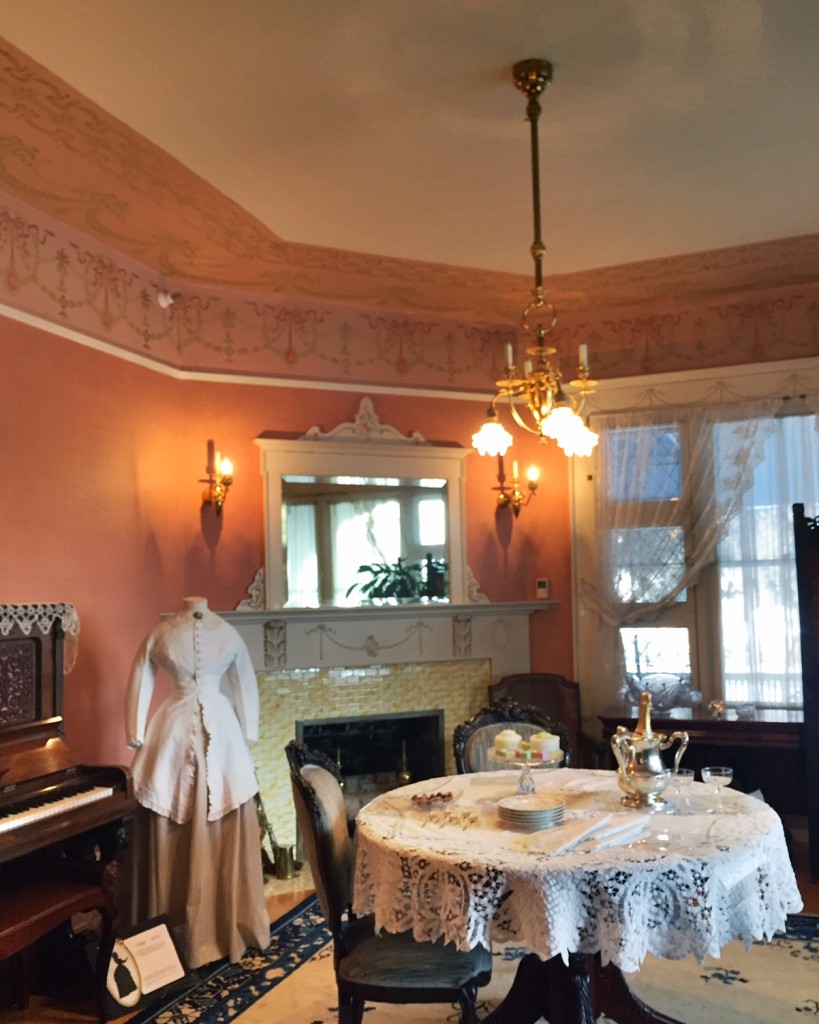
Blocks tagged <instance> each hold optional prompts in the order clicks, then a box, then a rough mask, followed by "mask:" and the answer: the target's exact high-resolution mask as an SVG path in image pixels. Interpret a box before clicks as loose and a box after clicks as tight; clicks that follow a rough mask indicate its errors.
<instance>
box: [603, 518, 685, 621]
mask: <svg viewBox="0 0 819 1024" xmlns="http://www.w3.org/2000/svg"><path fill="white" fill-rule="evenodd" d="M609 536H610V539H611V545H612V550H611V564H612V577H613V583H614V592H615V594H616V596H617V600H618V601H623V602H625V603H639V604H654V603H655V602H656V601H659V600H661V599H662V598H663V597H665V595H666V594H668V593H669V591H671V590H673V588H674V587H675V586H677V584H678V583H679V582H680V579H681V578H682V575H683V570H684V569H685V534H684V532H683V529H682V527H680V526H666V527H639V528H637V529H632V530H612V532H611V534H610V535H609ZM677 600H678V601H684V600H685V591H684V590H682V591H681V592H680V594H679V595H678V597H677Z"/></svg>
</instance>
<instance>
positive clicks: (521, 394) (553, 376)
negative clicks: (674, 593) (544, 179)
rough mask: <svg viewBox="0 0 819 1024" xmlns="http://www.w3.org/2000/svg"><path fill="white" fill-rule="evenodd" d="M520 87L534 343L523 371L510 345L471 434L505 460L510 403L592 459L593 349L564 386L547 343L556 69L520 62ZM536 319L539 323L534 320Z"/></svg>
mask: <svg viewBox="0 0 819 1024" xmlns="http://www.w3.org/2000/svg"><path fill="white" fill-rule="evenodd" d="M512 77H513V80H514V83H515V85H516V86H517V88H518V89H520V90H521V92H523V93H525V94H526V96H527V100H528V102H527V104H526V116H527V118H528V120H529V127H530V138H531V150H532V207H533V214H534V234H535V237H534V241H533V242H532V247H531V253H532V259H533V260H534V264H535V282H534V291H533V296H532V301H531V302H530V303H529V305H528V306H527V307H526V308H525V309H524V311H523V330H524V336H525V337H527V338H528V340H529V344H528V346H527V348H526V358H525V359H524V361H523V365H522V366H518V364H517V363H516V362H515V357H514V352H513V350H512V346H511V345H509V344H507V346H506V350H505V355H506V368H505V376H504V377H503V378H502V379H501V380H499V381H496V382H495V387H496V388H497V392H496V393H495V395H493V397H492V403H491V405H490V407H489V410H488V412H487V420H486V422H485V423H484V424H483V426H482V427H481V428H480V430H478V431H477V433H475V434H473V435H472V444H473V447H475V448H477V449H478V451H479V452H480V454H481V455H505V454H506V452H507V451H508V449H509V447H510V446H511V444H512V440H513V439H512V435H511V434H510V433H509V432H508V431H507V430H506V429H505V428H504V427H503V425H502V424H501V422H500V420H499V418H498V410H497V405H498V403H499V401H501V400H505V401H506V402H507V403H508V405H509V411H510V413H511V415H512V418H513V419H514V421H515V422H516V423H517V425H518V426H519V427H521V428H522V429H523V430H526V431H528V432H529V433H531V434H537V435H538V437H539V438H540V440H541V442H542V443H543V444H545V443H546V441H548V440H549V439H552V440H554V441H556V442H557V444H558V445H559V446H560V448H562V449H563V451H564V452H565V453H566V455H590V454H591V452H592V449H593V448H594V446H595V445H596V444H597V441H598V435H597V434H595V433H594V431H593V430H590V429H589V427H588V426H587V425H586V423H585V421H584V419H583V415H582V414H583V407H584V404H585V401H586V397H587V396H588V395H589V394H591V393H592V392H593V391H594V389H595V387H596V381H593V380H591V379H590V377H589V365H588V363H589V351H588V346H587V345H585V344H581V345H580V346H579V350H578V366H577V377H576V378H575V379H574V380H572V381H571V382H570V383H568V384H565V385H564V383H563V377H562V374H561V372H560V369H559V368H558V367H557V366H555V365H554V364H553V363H552V362H551V361H550V357H551V356H554V355H555V353H556V351H557V350H556V349H555V348H554V347H553V346H551V345H550V344H548V335H549V333H550V332H551V331H552V330H553V328H554V326H555V324H556V323H557V313H556V312H555V308H554V306H553V305H552V303H551V302H550V301H549V299H548V297H547V294H546V290H545V288H544V287H543V256H544V253H545V252H546V246H545V245H544V244H543V239H542V238H541V227H540V166H539V146H538V120H539V118H540V110H541V107H540V99H539V97H540V94H541V93H542V92H543V90H544V89H545V88H546V86H547V85H548V84H549V83H550V82H551V80H552V65H551V64H550V63H549V62H548V61H546V60H538V59H536V58H535V59H530V60H523V61H519V62H518V63H517V64H515V66H514V67H513V68H512ZM533 320H536V321H537V322H536V323H533V322H532V321H533Z"/></svg>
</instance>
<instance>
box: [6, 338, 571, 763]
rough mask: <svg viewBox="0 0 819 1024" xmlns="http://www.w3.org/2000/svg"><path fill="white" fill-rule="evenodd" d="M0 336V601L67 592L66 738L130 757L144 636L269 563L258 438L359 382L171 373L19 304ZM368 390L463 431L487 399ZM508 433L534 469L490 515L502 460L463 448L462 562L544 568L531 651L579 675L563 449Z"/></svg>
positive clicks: (397, 419) (422, 421)
mask: <svg viewBox="0 0 819 1024" xmlns="http://www.w3.org/2000/svg"><path fill="white" fill-rule="evenodd" d="M2 353H3V360H2V373H1V374H0V438H2V446H3V454H2V466H3V470H2V472H3V479H4V482H5V486H4V488H3V490H2V496H0V522H1V523H2V536H1V537H0V603H10V604H13V603H27V602H41V601H43V602H48V601H68V602H71V603H73V604H74V605H75V606H76V608H77V610H78V612H79V615H80V619H81V623H82V632H81V635H80V645H79V657H78V660H77V664H76V667H75V668H74V671H73V672H72V673H71V674H70V675H69V676H68V677H67V680H66V731H67V740H68V742H69V744H70V746H71V747H72V749H73V751H74V753H75V754H76V755H77V757H78V759H80V760H88V761H101V762H111V763H114V762H121V761H125V762H126V763H127V762H128V761H130V756H129V754H128V752H127V750H126V748H125V745H124V737H123V729H122V721H121V719H122V711H121V709H122V703H123V695H124V687H125V684H126V680H127V675H128V669H129V666H130V663H131V659H132V657H133V655H134V652H135V650H136V648H137V646H138V644H139V643H140V641H141V639H142V638H143V637H144V636H145V634H146V633H147V632H148V631H149V630H150V629H151V628H152V627H153V625H154V624H155V623H156V622H157V620H158V616H159V614H160V612H162V611H167V610H170V609H173V608H175V607H176V606H177V605H178V604H179V601H180V599H181V598H182V597H183V596H185V595H187V594H203V595H205V596H206V597H207V598H208V599H209V602H210V604H211V607H213V608H216V609H229V608H233V607H235V605H236V604H237V602H238V601H240V600H241V599H242V598H244V597H245V596H246V590H247V587H248V585H249V584H250V582H251V581H252V579H253V576H254V574H255V572H256V570H257V569H258V568H259V567H260V566H261V565H262V563H263V557H264V545H263V511H262V478H261V475H260V472H259V456H258V450H257V448H256V446H255V445H254V444H253V438H254V437H256V436H257V435H259V434H260V433H261V432H262V431H264V430H293V431H303V430H306V429H307V428H308V427H310V426H312V425H313V424H315V423H318V424H320V425H321V426H322V427H324V428H325V429H329V428H331V427H333V426H335V424H336V423H338V422H340V421H343V420H350V419H352V418H353V417H354V415H355V413H356V411H357V409H358V405H359V402H360V399H361V397H362V395H361V394H352V393H338V392H320V391H312V390H304V389H302V390H300V389H297V388H287V389H277V388H271V387H266V386H261V385H228V384H216V383H214V384H211V383H193V382H179V381H174V380H172V379H169V378H167V377H165V376H163V375H161V374H158V373H155V372H153V371H150V370H146V369H143V368H141V367H138V366H134V365H131V364H130V363H127V362H124V361H122V360H120V359H116V358H113V357H110V356H108V355H105V354H102V353H98V352H96V351H93V350H91V349H88V348H85V347H83V346H80V345H77V344H75V343H73V342H70V341H66V340H64V339H62V338H59V337H56V336H53V335H49V334H45V333H43V332H41V331H38V330H36V329H34V328H31V327H26V326H23V325H21V324H19V323H17V322H14V321H3V342H2ZM362 394H363V393H362ZM372 398H373V401H374V405H375V409H376V412H377V413H378V415H379V416H380V418H381V419H382V421H383V422H386V423H390V424H392V425H394V426H396V427H397V428H398V429H399V430H401V431H402V432H410V431H413V430H418V431H420V432H421V433H423V434H424V436H426V437H428V438H429V439H432V440H448V441H455V442H458V443H460V444H462V445H464V446H466V447H468V446H469V445H470V435H471V433H472V431H473V430H474V429H475V428H476V426H477V425H478V424H479V423H480V420H481V417H482V415H483V412H484V409H483V407H482V406H481V405H479V404H477V403H474V402H469V401H451V400H445V399H433V398H430V399H419V398H407V397H398V396H389V397H381V396H378V395H377V394H376V395H372ZM211 438H212V439H213V440H214V441H215V443H216V447H217V448H219V449H220V450H221V451H222V452H223V453H226V454H229V455H230V457H231V458H232V460H233V462H234V465H235V478H236V482H235V484H234V486H233V488H232V489H231V492H230V495H229V498H228V501H227V504H226V506H225V511H224V515H223V518H222V520H221V522H218V521H216V520H214V518H213V517H212V516H210V515H209V514H207V510H206V514H204V515H203V514H202V511H201V509H200V498H201V490H202V485H201V484H200V483H198V479H199V478H200V477H201V476H202V475H203V474H204V468H205V462H206V445H207V441H208V439H211ZM516 449H517V453H518V454H517V458H518V459H519V461H520V462H521V465H522V466H524V465H529V463H530V462H536V463H537V464H538V465H539V467H540V469H541V479H542V483H541V487H540V492H539V494H538V496H537V498H536V499H535V500H534V501H533V502H532V503H531V504H530V505H529V506H528V507H527V508H525V509H524V510H523V511H522V512H521V515H520V518H519V520H517V521H516V522H514V523H512V522H511V516H508V515H503V516H500V517H497V518H496V515H495V505H494V494H493V492H492V491H491V489H490V488H491V487H493V486H494V485H495V483H496V480H495V473H496V468H497V467H496V464H495V463H494V461H493V460H489V459H481V458H480V457H479V456H478V455H477V454H474V455H471V456H470V458H469V461H468V475H467V510H468V535H467V552H468V561H469V565H470V567H471V569H472V571H473V572H474V573H475V575H476V577H477V579H478V581H479V583H480V585H481V588H482V589H483V591H484V592H485V593H486V594H487V595H488V596H489V597H490V598H491V600H493V601H511V600H528V599H531V598H533V597H534V579H535V578H536V577H537V576H547V577H548V578H549V580H550V584H551V596H552V597H553V598H555V599H557V600H559V601H560V602H561V603H560V607H559V608H557V609H550V610H548V611H544V612H543V613H538V614H537V615H536V616H535V617H534V618H533V648H534V651H535V667H538V668H542V669H543V670H550V671H557V672H564V673H566V674H568V675H571V668H572V662H571V588H570V583H571V576H570V550H569V506H568V462H567V460H566V459H565V458H564V456H563V455H562V454H560V453H559V452H558V451H557V450H556V449H554V448H553V447H540V446H538V444H537V443H536V442H535V441H531V442H528V443H527V440H526V439H524V440H523V441H517V442H516Z"/></svg>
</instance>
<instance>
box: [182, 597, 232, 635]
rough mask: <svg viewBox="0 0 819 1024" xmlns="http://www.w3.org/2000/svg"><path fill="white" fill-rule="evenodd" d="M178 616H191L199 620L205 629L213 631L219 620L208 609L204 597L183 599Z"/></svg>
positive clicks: (206, 600)
mask: <svg viewBox="0 0 819 1024" xmlns="http://www.w3.org/2000/svg"><path fill="white" fill-rule="evenodd" d="M178 614H180V615H185V614H187V615H192V616H193V617H194V618H195V619H201V620H202V622H203V624H204V626H205V628H206V629H215V628H216V627H217V626H218V625H219V624H220V623H221V621H222V620H221V619H220V618H219V616H218V615H215V614H214V613H213V612H212V611H211V610H210V609H209V608H208V599H207V598H206V597H183V598H182V609H181V611H180V612H179V613H178Z"/></svg>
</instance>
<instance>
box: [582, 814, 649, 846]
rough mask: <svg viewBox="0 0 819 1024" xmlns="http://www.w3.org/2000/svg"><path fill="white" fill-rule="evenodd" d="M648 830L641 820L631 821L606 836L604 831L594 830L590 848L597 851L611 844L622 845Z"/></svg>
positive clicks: (643, 834)
mask: <svg viewBox="0 0 819 1024" xmlns="http://www.w3.org/2000/svg"><path fill="white" fill-rule="evenodd" d="M649 832H650V829H649V828H648V826H647V825H646V824H645V823H644V822H642V821H633V822H631V824H629V825H628V826H626V827H625V828H619V829H617V831H615V832H612V833H610V834H609V835H608V836H606V835H605V834H604V832H596V833H595V834H594V836H593V837H592V843H591V850H592V851H593V852H594V853H597V851H598V850H608V849H609V848H610V847H612V846H623V845H624V844H626V843H633V842H634V841H635V840H636V839H642V838H643V836H647V835H648V834H649Z"/></svg>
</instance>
